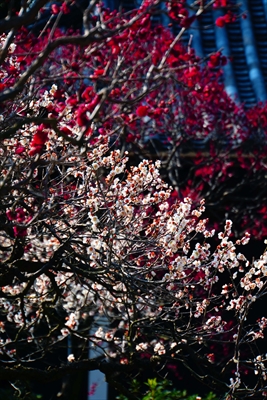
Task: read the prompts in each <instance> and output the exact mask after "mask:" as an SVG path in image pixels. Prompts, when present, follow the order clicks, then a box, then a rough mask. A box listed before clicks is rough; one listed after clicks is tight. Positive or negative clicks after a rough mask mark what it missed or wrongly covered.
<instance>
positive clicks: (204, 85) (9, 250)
mask: <svg viewBox="0 0 267 400" xmlns="http://www.w3.org/2000/svg"><path fill="white" fill-rule="evenodd" d="M45 3H46V2H45V1H36V2H34V3H33V4H31V2H29V4H28V7H26V6H25V4H24V3H23V4H22V8H21V9H20V10H19V11H18V14H16V10H14V15H13V14H12V13H13V11H12V9H11V10H10V12H9V16H8V17H7V18H5V19H4V20H3V21H2V24H1V25H0V29H2V32H3V33H2V35H1V54H0V57H1V62H2V69H1V72H0V74H1V93H0V102H1V104H0V106H1V133H0V138H1V148H0V156H1V191H0V196H1V206H0V215H1V219H0V221H1V228H0V262H1V273H0V282H1V289H0V306H1V308H0V329H1V342H0V356H1V364H0V371H1V373H0V377H1V379H5V380H9V381H13V380H14V379H17V378H18V377H19V378H20V379H22V380H23V379H25V380H27V379H28V380H40V381H43V382H47V381H52V380H55V379H58V378H61V377H63V376H65V375H66V374H69V373H72V372H74V371H77V370H94V369H100V370H101V371H102V372H104V373H105V374H106V376H107V379H109V380H112V381H113V383H114V384H115V386H117V388H119V389H120V390H121V391H123V392H124V393H127V392H126V389H125V388H124V387H122V386H121V385H120V382H119V379H118V377H117V372H120V371H124V372H125V373H130V372H131V371H133V370H135V369H136V368H138V369H140V370H142V368H143V369H144V368H147V365H149V366H151V367H153V368H154V369H155V370H159V369H161V368H162V365H163V364H164V363H178V364H179V363H182V364H183V366H184V367H186V368H188V370H190V372H191V373H192V374H194V375H195V376H197V377H198V378H199V379H201V380H204V381H206V382H207V384H209V385H210V386H211V387H213V388H214V389H215V390H220V392H221V393H224V392H228V393H229V396H232V397H235V398H244V397H245V396H251V397H253V396H254V397H257V396H259V395H262V394H264V393H265V391H264V388H265V380H266V372H265V365H266V355H265V353H264V351H261V349H260V344H261V341H262V338H264V329H265V327H266V323H267V321H266V318H265V316H264V315H262V314H261V313H259V312H258V314H257V313H255V309H256V308H257V305H258V304H259V303H260V300H261V298H262V297H263V296H264V295H265V294H266V274H267V272H266V268H267V267H266V263H267V261H266V257H267V256H266V253H264V254H263V255H262V256H261V258H260V259H259V260H253V261H249V260H247V259H246V257H245V256H244V255H242V254H241V253H240V252H239V246H241V245H244V244H246V243H247V242H248V240H249V235H248V234H246V235H244V236H243V237H242V238H240V239H238V240H237V241H236V242H234V241H233V239H232V238H230V236H231V235H232V232H231V225H232V223H231V221H230V220H227V221H226V224H225V227H224V230H223V231H222V232H220V233H219V234H218V235H216V237H217V236H218V239H217V243H216V246H214V242H211V237H212V236H214V234H215V232H214V231H212V230H209V229H208V228H207V220H206V219H203V218H202V214H203V213H204V211H205V207H204V201H203V200H201V201H199V206H198V207H193V206H192V200H190V199H189V198H188V197H186V195H187V192H188V191H189V190H191V189H192V187H191V186H190V184H189V182H188V179H187V181H186V184H185V185H184V187H182V186H181V189H180V187H178V188H177V189H178V190H180V191H181V196H183V197H184V199H183V200H182V198H180V197H181V196H180V197H179V196H177V195H175V194H174V193H173V189H172V188H171V187H170V186H168V184H166V183H164V182H163V180H162V179H161V176H160V171H159V168H160V162H158V161H157V162H155V163H153V162H152V161H147V160H144V155H146V156H147V154H148V153H149V155H152V151H153V150H154V152H155V153H156V154H157V156H158V155H160V154H159V153H160V152H162V153H163V154H162V156H163V157H162V160H163V161H162V163H163V166H164V168H163V169H162V172H164V171H165V175H166V176H170V177H171V179H172V181H173V182H174V183H177V182H178V183H179V180H177V176H175V175H174V177H173V175H171V174H172V173H173V171H174V167H173V165H174V164H173V163H175V162H177V160H178V159H179V158H178V156H179V155H180V154H181V157H185V150H186V149H188V148H189V149H191V147H190V146H191V143H192V141H193V142H194V143H195V141H196V140H197V141H201V143H203V140H205V139H206V138H207V137H208V138H210V137H212V138H213V139H214V138H215V137H216V138H219V139H220V141H219V144H218V145H219V149H222V151H223V152H224V153H223V154H226V155H227V154H228V153H229V157H232V155H231V153H230V151H229V146H237V147H238V148H239V146H240V143H243V142H244V143H245V142H246V138H247V136H248V131H247V130H246V129H245V128H246V127H249V124H253V123H255V120H254V116H253V115H249V114H245V113H244V112H243V110H242V109H239V108H237V107H236V106H235V104H234V103H233V102H231V101H230V100H229V98H228V97H227V96H226V94H225V92H224V91H223V86H222V85H221V84H219V83H217V80H218V77H219V76H220V71H217V70H213V68H217V67H219V66H220V65H223V64H224V63H225V61H226V60H225V59H224V57H222V55H221V54H220V53H219V52H218V53H216V54H213V55H211V57H210V59H209V63H208V65H207V66H203V67H202V66H201V60H200V59H199V58H197V57H196V56H195V54H194V52H193V50H192V49H191V48H189V49H184V48H183V46H182V45H181V44H180V42H179V39H180V37H181V35H182V33H183V31H184V30H185V29H186V28H187V26H188V25H189V24H190V23H191V22H192V21H193V20H194V15H193V16H192V15H190V13H188V10H187V9H186V6H185V2H184V1H180V2H179V1H178V2H175V3H174V2H170V3H168V4H167V8H168V11H169V14H170V16H171V17H172V18H174V19H176V20H177V21H176V22H177V23H179V24H180V26H181V33H180V34H179V35H178V36H177V37H176V38H173V37H172V35H171V33H170V32H169V31H168V30H166V29H164V28H162V27H155V28H153V27H152V22H151V20H152V18H151V16H153V14H154V13H155V12H157V5H158V2H157V1H156V2H154V3H153V2H147V3H146V2H145V3H143V4H142V6H141V8H140V9H139V10H136V11H133V12H131V13H118V12H110V11H109V10H107V9H105V8H104V7H103V6H101V5H96V4H95V3H94V2H92V3H90V4H89V6H88V7H87V8H86V9H85V10H84V22H83V23H84V26H83V28H84V29H83V33H81V32H78V31H77V32H76V31H73V30H72V31H68V32H63V31H61V30H60V29H59V23H60V18H61V16H63V15H66V13H67V12H68V10H69V7H71V5H72V4H71V3H63V4H62V5H54V6H53V7H52V8H51V10H52V13H53V15H56V19H55V20H54V22H53V24H52V26H50V27H49V28H48V29H46V28H45V29H43V30H42V31H41V32H39V33H38V34H36V32H32V31H30V30H29V29H26V28H25V24H26V23H27V24H29V25H30V26H32V24H34V20H35V18H36V15H37V13H38V12H39V11H41V10H40V7H42V6H44V5H45ZM204 3H205V2H199V4H198V7H197V9H196V10H195V15H196V16H198V15H201V13H202V12H203V11H204V10H205V7H206V6H208V5H212V2H211V3H210V4H209V3H207V4H204ZM214 4H216V5H217V6H223V7H225V6H226V5H227V4H225V3H224V2H214ZM190 21H191V22H190ZM9 29H11V30H10V32H9V33H8V34H7V33H6V32H7V31H8V30H9ZM218 93H219V96H218ZM214 110H216V113H217V114H214ZM260 112H261V109H260V111H259V114H258V115H260ZM215 115H219V116H220V118H221V119H220V125H219V126H218V121H217V120H216V118H215ZM262 116H264V113H262ZM262 120H263V117H262ZM263 122H264V121H263ZM244 127H245V128H244ZM193 128H194V129H193ZM215 128H216V129H215ZM216 135H217V136H216ZM211 143H213V142H212V141H211ZM181 146H182V147H181ZM231 148H232V147H231ZM180 149H183V152H182V153H181V152H180ZM225 149H227V150H225ZM209 151H212V153H211V155H213V156H214V157H215V155H216V154H217V153H216V151H217V150H216V148H214V146H212V145H209ZM127 152H128V153H127ZM220 154H221V153H220ZM237 154H239V153H237ZM203 157H204V156H203V154H202V153H201V154H198V155H197V158H194V163H195V164H196V169H197V171H198V174H195V175H196V178H198V177H200V178H201V182H202V184H203V188H205V190H206V187H205V185H204V183H206V182H205V179H204V178H205V177H206V175H207V174H209V175H210V176H209V178H210V179H214V181H215V184H216V185H217V186H219V185H221V183H222V182H223V179H225V174H226V172H227V171H228V167H229V168H230V166H228V164H227V161H226V160H227V158H226V156H225V162H224V163H223V164H219V166H222V167H223V168H221V170H220V174H217V175H216V176H215V175H214V174H215V172H216V173H217V172H218V170H217V169H214V165H213V164H212V165H209V164H208V163H206V164H205V166H204V165H202V164H203ZM239 158H240V160H245V161H244V163H245V162H247V159H248V157H246V156H245V155H244V153H243V152H241V153H240V156H239ZM218 159H219V158H218ZM175 160H176V161H175ZM220 160H221V159H220ZM240 162H241V161H240ZM204 168H206V170H204ZM216 168H219V167H216ZM250 168H251V167H250V166H249V170H250ZM225 171H226V172H225ZM203 177H204V178H203ZM209 182H210V181H209ZM209 182H207V184H209ZM217 186H215V187H217ZM201 190H202V189H201ZM203 190H204V189H203ZM205 193H207V190H206V191H205ZM190 194H192V195H193V196H195V198H194V200H197V196H200V195H199V189H198V188H196V190H195V192H193V191H192V193H191V192H190ZM102 317H103V318H105V321H106V323H105V324H104V325H103V324H101V323H100V322H99V321H101V318H102ZM103 318H102V319H103ZM93 328H94V330H93ZM93 332H94V333H93ZM67 337H72V338H74V339H75V340H76V341H77V343H79V346H77V348H76V349H75V350H74V354H71V355H69V356H68V358H67V356H66V359H65V360H63V364H62V363H59V362H58V363H57V361H56V360H55V361H53V364H51V363H50V365H49V367H48V368H47V361H46V356H47V354H48V353H50V352H51V351H53V349H56V348H57V347H58V346H59V344H60V343H65V340H66V338H67ZM88 346H89V347H92V346H93V347H94V348H96V349H98V350H99V357H96V358H94V359H88V353H87V351H86V352H85V351H84V349H86V350H87V349H88ZM85 353H86V354H85ZM115 371H116V373H115ZM250 372H251V373H250Z"/></svg>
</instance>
